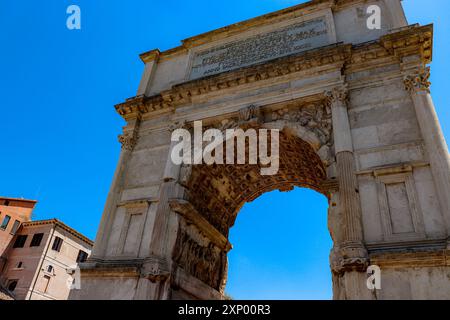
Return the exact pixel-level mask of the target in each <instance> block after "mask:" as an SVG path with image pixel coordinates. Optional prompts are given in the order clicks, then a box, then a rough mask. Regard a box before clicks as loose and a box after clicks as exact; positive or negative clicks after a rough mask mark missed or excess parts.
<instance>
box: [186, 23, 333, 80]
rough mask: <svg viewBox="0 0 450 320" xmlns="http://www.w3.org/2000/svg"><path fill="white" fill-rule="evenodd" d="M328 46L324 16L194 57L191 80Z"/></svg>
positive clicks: (225, 45) (326, 25) (327, 32)
mask: <svg viewBox="0 0 450 320" xmlns="http://www.w3.org/2000/svg"><path fill="white" fill-rule="evenodd" d="M327 44H329V31H328V24H327V21H326V19H325V18H324V17H321V18H317V19H313V20H309V21H305V22H301V23H296V24H293V25H290V26H287V27H284V28H282V29H280V30H277V31H273V32H269V33H265V34H260V35H256V36H253V37H250V38H247V39H244V40H239V41H236V42H232V43H228V44H224V45H222V46H219V47H215V48H212V49H209V50H207V51H203V52H199V53H197V54H195V56H194V60H193V64H192V69H191V74H190V79H195V78H201V77H205V76H209V75H213V74H217V73H221V72H225V71H230V70H235V69H238V68H242V67H246V66H249V65H252V64H256V63H260V62H264V61H268V60H272V59H275V58H279V57H284V56H287V55H290V54H294V53H298V52H302V51H306V50H310V49H313V48H317V47H321V46H324V45H327Z"/></svg>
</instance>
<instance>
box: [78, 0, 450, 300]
mask: <svg viewBox="0 0 450 320" xmlns="http://www.w3.org/2000/svg"><path fill="white" fill-rule="evenodd" d="M332 3H333V2H330V1H320V0H319V1H310V2H307V3H305V4H301V5H298V6H296V7H293V8H290V9H286V10H283V11H280V12H276V13H272V14H269V15H266V16H262V17H258V18H255V19H252V20H249V21H245V22H242V23H239V24H236V25H232V26H228V27H226V28H223V29H219V30H216V31H212V32H208V33H206V34H203V35H200V36H197V37H193V38H190V39H187V40H185V41H184V42H183V44H182V45H181V46H180V47H177V48H174V49H172V50H168V51H165V52H159V50H153V51H150V52H148V53H145V54H143V55H142V56H141V58H142V59H143V61H144V62H145V63H146V68H145V71H144V75H143V78H142V81H141V84H140V86H139V95H138V96H137V97H134V98H131V99H128V100H127V101H125V102H124V103H121V104H119V105H117V106H116V109H117V111H118V113H119V114H120V115H121V116H123V117H124V119H125V120H126V121H127V126H126V127H125V128H124V134H123V135H122V138H121V139H120V141H121V142H122V143H123V149H122V156H121V160H120V161H119V166H118V170H117V173H116V175H115V179H114V182H113V185H112V187H111V192H110V194H109V196H108V200H107V203H106V206H105V211H104V215H103V219H102V223H101V225H100V229H99V233H98V236H97V240H96V244H95V247H94V252H93V257H92V259H91V263H93V264H88V265H87V266H86V268H85V270H84V272H83V274H84V276H83V279H84V280H83V281H84V282H85V283H84V285H83V290H82V291H81V292H76V293H74V295H73V298H78V299H87V298H106V299H112V298H121V299H218V298H221V297H222V294H223V290H224V287H225V284H226V279H227V275H226V274H227V262H226V254H227V252H228V251H229V250H230V249H231V244H230V243H229V242H228V233H229V229H230V228H231V227H232V226H233V224H234V221H235V219H236V215H237V214H238V212H239V210H240V208H241V207H242V205H243V204H244V203H245V202H248V201H252V200H254V199H255V198H256V197H258V196H260V195H261V194H263V193H264V192H268V191H271V190H276V189H279V190H281V191H289V190H291V188H293V187H294V186H301V187H308V188H312V189H314V190H316V191H318V192H321V193H323V194H324V195H325V196H327V197H328V199H329V204H330V206H329V211H328V215H329V219H328V220H329V221H328V226H329V229H330V233H331V236H332V239H333V242H334V248H333V250H332V252H331V254H330V266H331V272H332V274H333V291H334V298H335V299H402V298H405V299H421V298H438V299H444V298H447V299H449V298H450V292H449V290H448V288H450V280H449V279H450V278H449V276H448V274H449V272H450V266H449V265H448V258H447V256H448V252H447V250H446V248H447V246H448V245H449V241H448V239H449V236H450V210H449V208H450V197H449V194H450V159H449V156H448V148H447V145H446V143H445V140H444V138H443V135H442V131H441V129H440V126H439V122H438V119H437V116H436V114H435V111H434V106H433V104H432V101H431V97H430V94H429V82H428V78H429V73H428V71H429V70H428V69H426V68H425V67H426V65H427V64H429V63H430V62H431V48H432V38H433V28H432V26H423V27H421V26H409V27H407V26H406V25H407V23H406V19H405V17H404V13H403V10H402V8H401V4H400V1H399V0H386V1H382V0H378V1H376V0H373V1H357V0H342V1H338V2H335V3H334V5H332ZM372 4H377V5H379V6H380V7H381V9H382V13H383V17H382V21H383V24H382V28H381V29H380V30H372V31H371V30H369V29H367V28H366V25H365V23H366V19H367V12H366V9H367V6H368V5H372ZM308 21H309V22H310V23H308ZM305 22H306V25H305V26H300V24H301V23H305ZM312 28H315V29H314V32H316V33H321V30H322V35H320V34H315V35H312V33H308V32H310V31H311V29H312ZM398 28H401V29H398ZM308 30H309V31H308ZM325 30H326V33H325V32H324V31H325ZM305 31H306V32H307V33H305V34H302V32H305ZM308 35H309V36H312V37H310V38H309V40H299V39H300V38H302V37H304V36H305V37H308ZM276 44H279V46H277V45H276ZM324 44H334V45H332V46H326V47H323V45H324ZM305 45H310V46H309V47H308V48H307V47H306V46H305ZM311 48H314V49H312V50H307V51H302V50H305V49H311ZM205 76H207V77H205ZM144 93H145V94H144ZM196 120H202V121H203V123H204V125H205V126H206V127H207V128H216V129H219V130H221V131H223V130H226V129H230V128H255V129H258V128H265V129H278V130H280V170H279V172H278V174H276V175H274V176H262V175H261V174H260V170H259V169H260V167H261V166H260V165H259V164H256V165H255V164H254V165H211V166H209V165H206V164H202V165H193V166H191V165H189V166H186V165H183V166H179V165H175V164H173V163H172V162H171V160H170V151H171V148H172V147H171V146H172V143H171V141H170V135H169V133H170V130H174V129H176V128H179V127H180V126H182V127H188V128H189V127H190V126H192V123H193V121H196ZM141 201H147V203H149V206H148V207H147V209H146V210H144V211H139V212H137V211H135V209H133V210H131V209H130V207H129V206H130V202H131V203H133V202H137V203H141ZM131 207H133V206H131ZM137 207H139V208H141V209H142V207H141V206H140V205H137ZM130 210H131V211H130ZM98 261H102V263H97V262H98ZM117 261H119V262H120V263H119V262H117ZM143 261H147V262H143ZM125 262H126V263H127V264H130V265H131V266H128V267H126V268H125V267H124V266H123V264H124V263H125ZM96 263H97V264H96ZM370 264H377V265H379V266H380V267H381V271H382V289H381V290H376V291H372V290H369V289H368V288H367V285H366V281H367V274H366V269H367V267H368V266H369V265H370ZM117 265H118V266H117ZM113 292H114V293H113Z"/></svg>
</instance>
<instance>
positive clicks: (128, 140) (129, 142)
mask: <svg viewBox="0 0 450 320" xmlns="http://www.w3.org/2000/svg"><path fill="white" fill-rule="evenodd" d="M137 140H138V135H137V132H136V130H133V131H128V132H124V133H123V134H121V135H120V136H119V142H120V143H121V144H122V149H124V150H127V151H132V150H133V149H134V147H135V146H136V143H137Z"/></svg>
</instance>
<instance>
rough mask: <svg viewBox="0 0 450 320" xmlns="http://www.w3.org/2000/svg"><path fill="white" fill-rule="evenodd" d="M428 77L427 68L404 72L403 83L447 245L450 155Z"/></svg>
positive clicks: (449, 218)
mask: <svg viewBox="0 0 450 320" xmlns="http://www.w3.org/2000/svg"><path fill="white" fill-rule="evenodd" d="M429 79H430V68H429V67H426V68H420V69H416V70H414V71H412V72H409V74H406V75H405V79H404V82H405V88H406V90H407V91H409V92H410V93H411V98H412V101H413V104H414V108H415V111H416V115H417V120H418V122H419V127H420V130H421V133H422V138H423V140H424V142H425V147H426V149H427V151H428V156H429V160H430V166H431V172H432V175H433V178H434V181H435V185H436V191H437V194H438V198H439V203H440V206H441V209H442V214H443V216H444V219H445V222H446V225H447V235H448V236H449V238H448V240H447V243H448V247H449V248H450V156H449V153H448V146H447V143H446V141H445V138H444V134H443V132H442V129H441V125H440V123H439V119H438V116H437V114H436V110H435V108H434V104H433V100H432V98H431V95H430V84H431V83H430V81H429Z"/></svg>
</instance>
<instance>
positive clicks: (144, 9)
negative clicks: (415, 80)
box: [0, 0, 450, 299]
mask: <svg viewBox="0 0 450 320" xmlns="http://www.w3.org/2000/svg"><path fill="white" fill-rule="evenodd" d="M300 2H304V1H288V0H273V1H271V0H264V1H261V0H245V1H243V0H227V1H220V2H218V1H206V0H190V1H176V0H166V1H151V0H130V1H122V0H95V1H92V0H71V1H65V0H58V1H56V0H53V1H51V0H47V1H35V0H28V1H23V0H2V3H1V5H2V8H1V10H0V43H1V44H2V46H1V50H0V74H1V77H0V99H1V100H0V101H1V102H0V110H1V116H2V118H1V120H2V121H1V133H2V148H1V153H0V167H1V168H2V173H1V178H0V195H2V196H10V197H24V198H31V199H37V200H39V204H38V206H37V209H36V210H35V216H34V218H35V219H46V218H53V217H57V218H60V219H61V220H63V221H64V222H66V223H67V224H69V225H70V226H72V227H74V228H76V229H77V230H79V231H81V232H83V233H84V234H86V235H87V236H89V237H91V238H94V237H95V233H96V230H97V227H98V223H99V221H100V217H101V213H102V209H103V205H104V202H105V199H106V195H107V192H108V189H109V185H110V182H111V179H112V175H113V173H114V169H115V166H116V163H117V159H118V155H119V151H120V145H119V143H118V142H117V138H116V137H117V135H118V134H119V133H120V131H121V127H122V126H123V125H124V122H123V120H122V119H121V118H120V117H119V116H118V115H117V114H116V113H115V111H114V108H113V106H114V105H115V104H116V103H119V102H122V101H123V100H124V99H125V98H128V97H131V96H134V95H135V93H136V90H137V86H138V84H139V79H140V76H141V72H142V68H143V65H142V62H141V61H140V60H139V58H138V55H139V54H140V53H142V52H145V51H147V50H150V49H154V48H160V49H161V50H164V49H168V48H171V47H174V46H176V45H178V44H179V41H180V40H182V39H184V38H187V37H190V36H193V35H196V34H199V33H202V32H205V31H208V30H211V29H215V28H218V27H222V26H225V25H228V24H231V23H234V22H238V21H241V20H244V19H248V18H251V17H255V16H258V15H260V14H264V13H267V12H271V11H274V10H278V9H282V8H285V7H287V6H290V5H294V4H296V3H300ZM403 3H404V6H405V9H406V11H407V16H408V20H409V22H410V23H415V22H418V23H421V24H428V23H431V22H434V23H435V42H434V49H435V51H434V62H433V64H432V82H433V86H432V91H433V98H434V102H435V104H436V109H437V112H438V114H439V117H440V119H441V123H442V126H443V130H444V133H445V135H446V138H447V140H449V138H450V109H449V108H448V103H447V100H448V99H446V93H447V92H446V87H448V80H449V75H450V72H449V71H450V70H449V68H450V64H449V63H448V57H449V56H450V55H449V49H450V37H449V36H448V33H449V31H450V1H448V0H432V1H430V0H427V1H425V0H404V1H403ZM70 4H77V5H79V6H80V7H81V10H82V30H81V31H69V30H68V29H67V28H66V18H67V15H66V8H67V7H68V6H69V5H70ZM446 60H447V61H446ZM447 91H448V90H447ZM231 241H232V242H233V243H234V247H235V249H233V251H232V253H231V254H230V274H229V286H228V288H227V290H228V292H229V293H230V294H231V295H232V296H233V297H235V298H287V299H296V298H299V299H328V298H330V297H331V280H330V276H329V270H328V253H329V249H330V246H331V241H330V239H329V235H328V233H327V228H326V199H325V198H323V197H322V196H321V195H319V194H316V193H314V192H313V191H309V190H300V189H296V190H295V191H294V192H291V193H283V194H282V193H279V192H274V193H270V194H266V195H263V196H262V197H260V198H259V199H257V200H256V201H255V202H253V203H251V204H248V205H246V206H245V207H244V209H243V210H242V212H241V214H240V215H239V217H238V220H237V222H236V226H235V227H234V228H233V229H232V231H231Z"/></svg>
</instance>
